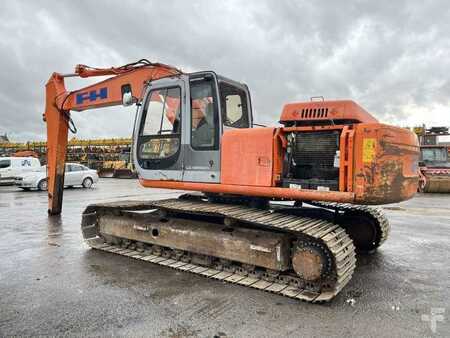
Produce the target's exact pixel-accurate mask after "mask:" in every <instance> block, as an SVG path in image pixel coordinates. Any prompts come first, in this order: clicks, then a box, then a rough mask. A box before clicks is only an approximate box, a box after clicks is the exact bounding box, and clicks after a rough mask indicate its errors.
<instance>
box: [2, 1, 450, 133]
mask: <svg viewBox="0 0 450 338" xmlns="http://www.w3.org/2000/svg"><path fill="white" fill-rule="evenodd" d="M0 8H1V10H0V28H1V29H0V55H1V63H0V72H1V79H2V81H1V82H0V104H1V108H0V133H1V134H2V133H4V132H7V133H8V134H9V136H10V138H11V139H12V140H16V141H25V140H35V139H44V138H45V124H44V123H43V122H42V113H43V109H44V99H45V98H44V86H45V83H46V81H47V80H48V78H49V76H50V74H51V73H52V72H54V71H58V72H62V73H68V72H72V71H73V68H74V66H75V65H76V64H79V63H82V64H87V65H91V66H96V67H109V66H119V65H122V64H125V63H128V62H132V61H135V60H138V59H141V58H148V59H149V60H151V61H159V62H163V63H169V64H172V65H175V66H177V67H179V68H182V69H183V70H185V71H198V70H215V71H216V72H218V73H220V74H223V75H225V76H227V77H230V78H233V79H235V80H239V81H242V82H245V83H247V84H248V85H249V87H250V90H251V92H252V99H253V105H254V114H255V120H256V121H257V122H260V123H264V124H271V123H272V124H273V123H275V122H276V121H278V118H279V115H280V111H281V108H282V106H283V104H284V103H287V102H294V101H305V100H309V98H310V97H311V96H317V95H323V96H324V97H325V98H326V99H348V98H350V99H353V100H355V101H357V102H358V103H359V104H361V105H362V106H363V107H365V108H366V109H367V110H369V111H370V112H372V113H373V114H374V115H375V116H376V117H377V118H378V119H379V120H380V121H383V122H387V123H393V124H398V125H401V126H408V125H409V126H412V125H419V124H421V123H426V124H427V125H432V124H434V125H450V105H449V104H450V3H449V2H448V1H424V0H409V1H397V0H395V1H393V0H390V1H380V0H377V1H373V0H368V1H353V2H350V1H338V2H336V1H284V2H282V1H275V0H274V1H261V0H259V1H257V0H255V1H249V0H246V1H226V2H225V1H211V0H210V1H207V0H205V1H192V0H191V1H168V0H163V1H130V0H127V1H99V0H96V1H61V0H60V1H38V0H35V1H32V0H30V1H2V5H1V6H0ZM85 83H86V82H82V81H68V83H67V86H68V89H75V88H78V87H79V86H83V85H84V84H85ZM133 114H134V109H131V108H126V109H124V108H122V107H114V108H106V109H101V110H91V111H86V112H82V113H77V112H74V113H73V117H74V120H75V123H76V125H77V127H78V130H79V133H78V134H77V137H80V138H81V137H82V138H100V137H118V136H129V135H130V133H131V127H132V126H131V124H132V120H133V118H132V117H133ZM72 136H73V135H71V136H70V137H72Z"/></svg>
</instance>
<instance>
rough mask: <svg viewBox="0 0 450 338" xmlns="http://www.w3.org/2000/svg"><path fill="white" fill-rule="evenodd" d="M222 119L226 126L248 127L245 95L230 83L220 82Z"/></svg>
mask: <svg viewBox="0 0 450 338" xmlns="http://www.w3.org/2000/svg"><path fill="white" fill-rule="evenodd" d="M220 105H221V111H222V121H223V124H224V125H225V126H227V127H233V128H249V127H250V125H249V119H248V105H247V95H246V92H245V91H244V90H242V89H241V88H237V87H235V86H233V85H231V84H228V83H225V82H221V83H220Z"/></svg>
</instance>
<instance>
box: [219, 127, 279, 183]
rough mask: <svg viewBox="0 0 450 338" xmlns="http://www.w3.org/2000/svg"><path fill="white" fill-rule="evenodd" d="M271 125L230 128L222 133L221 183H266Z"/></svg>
mask: <svg viewBox="0 0 450 338" xmlns="http://www.w3.org/2000/svg"><path fill="white" fill-rule="evenodd" d="M274 133H275V128H254V129H232V130H227V131H225V132H224V133H223V136H222V145H221V160H220V162H221V173H220V177H221V183H222V184H227V185H229V184H231V185H247V186H260V187H270V186H271V185H272V177H273V172H272V170H273V152H274V149H273V147H274V144H273V138H274Z"/></svg>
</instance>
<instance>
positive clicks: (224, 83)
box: [124, 72, 252, 183]
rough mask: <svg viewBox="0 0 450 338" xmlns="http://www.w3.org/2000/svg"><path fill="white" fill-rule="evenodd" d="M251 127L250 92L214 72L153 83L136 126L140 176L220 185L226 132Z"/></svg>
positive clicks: (135, 160) (150, 84)
mask: <svg viewBox="0 0 450 338" xmlns="http://www.w3.org/2000/svg"><path fill="white" fill-rule="evenodd" d="M126 95H127V94H126V93H125V94H124V96H126ZM125 99H126V98H125V97H124V100H125ZM250 127H252V110H251V101H250V93H249V91H248V88H247V86H246V85H244V84H241V83H238V82H236V81H233V80H230V79H227V78H225V77H222V76H219V75H217V74H215V73H214V72H200V73H192V74H181V75H178V76H173V77H168V78H163V79H159V80H155V81H152V82H150V83H149V84H148V86H147V87H146V89H145V93H144V95H143V98H142V104H141V107H140V109H139V111H138V116H137V118H136V124H135V127H134V135H135V137H134V140H135V144H134V163H135V166H136V169H137V171H138V173H139V177H140V178H142V179H146V180H161V178H162V177H163V179H164V180H175V181H189V182H205V183H219V182H220V167H221V166H220V157H221V156H220V137H221V135H222V133H223V132H224V130H226V129H233V128H250Z"/></svg>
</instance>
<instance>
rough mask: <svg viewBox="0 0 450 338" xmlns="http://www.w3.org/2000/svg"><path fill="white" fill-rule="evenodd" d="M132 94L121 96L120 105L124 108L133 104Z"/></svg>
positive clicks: (127, 93) (126, 93)
mask: <svg viewBox="0 0 450 338" xmlns="http://www.w3.org/2000/svg"><path fill="white" fill-rule="evenodd" d="M133 103H134V102H133V94H131V92H125V93H123V96H122V105H123V106H125V107H128V106H131V105H132V104H133Z"/></svg>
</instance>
